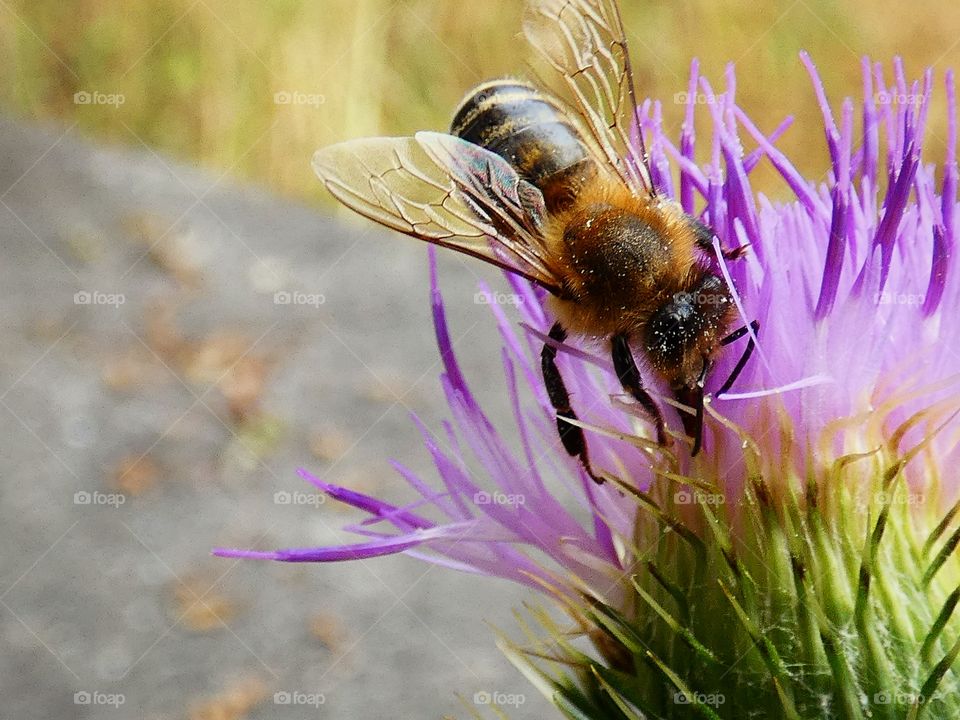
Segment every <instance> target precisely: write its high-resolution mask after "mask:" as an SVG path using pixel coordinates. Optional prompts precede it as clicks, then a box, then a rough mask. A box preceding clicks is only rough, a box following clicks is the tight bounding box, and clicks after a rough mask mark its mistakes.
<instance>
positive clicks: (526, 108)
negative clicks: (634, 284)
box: [450, 80, 596, 212]
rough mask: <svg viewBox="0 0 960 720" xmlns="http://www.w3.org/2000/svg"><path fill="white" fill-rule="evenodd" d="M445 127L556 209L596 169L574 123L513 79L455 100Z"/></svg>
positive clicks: (545, 98)
mask: <svg viewBox="0 0 960 720" xmlns="http://www.w3.org/2000/svg"><path fill="white" fill-rule="evenodd" d="M450 132H451V133H452V134H454V135H456V136H458V137H460V138H463V139H464V140H467V141H469V142H472V143H474V144H476V145H479V146H480V147H483V148H486V149H487V150H490V151H491V152H494V153H496V154H497V155H499V156H500V157H502V158H503V159H504V160H506V161H507V162H508V163H510V164H511V165H512V166H513V167H514V168H515V169H516V171H517V173H518V174H519V175H520V176H521V177H522V178H523V179H525V180H527V181H528V182H530V183H532V184H533V185H535V186H536V187H538V188H539V189H540V191H541V192H542V193H543V196H544V200H545V201H546V205H547V210H549V211H551V212H555V211H557V210H561V209H563V208H564V207H566V206H567V205H569V204H570V202H571V201H572V200H573V198H574V197H575V196H576V193H577V192H578V190H579V188H580V187H581V186H582V185H583V183H584V182H586V180H587V179H588V178H590V177H592V176H593V175H594V174H595V172H596V168H595V166H594V163H593V161H592V160H591V159H590V157H589V156H588V155H587V151H586V149H585V148H584V145H583V141H582V140H581V138H580V134H579V133H578V132H577V130H576V128H574V127H573V125H571V123H570V121H569V120H568V119H567V118H566V117H565V116H564V113H563V111H562V110H561V109H560V107H559V106H558V105H557V103H556V102H555V101H554V100H552V99H551V98H550V97H549V96H548V95H545V94H544V93H542V92H540V91H539V90H537V89H536V88H534V87H533V86H532V85H528V84H526V83H523V82H519V81H516V80H493V81H491V82H488V83H485V84H483V85H480V86H479V87H477V88H476V89H474V90H473V91H472V92H471V93H470V94H469V95H468V96H467V97H466V98H465V99H464V101H463V102H462V103H461V104H460V107H459V108H458V109H457V112H456V114H455V115H454V118H453V122H452V123H451V126H450Z"/></svg>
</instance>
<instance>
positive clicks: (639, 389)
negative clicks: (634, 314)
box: [613, 335, 668, 445]
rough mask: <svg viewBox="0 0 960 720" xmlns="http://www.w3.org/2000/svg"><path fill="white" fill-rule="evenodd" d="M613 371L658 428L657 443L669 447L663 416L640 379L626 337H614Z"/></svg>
mask: <svg viewBox="0 0 960 720" xmlns="http://www.w3.org/2000/svg"><path fill="white" fill-rule="evenodd" d="M613 369H614V371H615V372H616V373H617V377H618V378H619V379H620V384H621V385H623V389H624V390H626V391H627V392H628V393H630V394H631V395H632V396H633V398H634V400H636V401H637V402H638V403H640V406H641V407H642V408H643V409H644V410H646V411H647V414H648V415H649V416H650V417H651V418H652V419H653V422H654V424H656V426H657V442H658V443H660V444H661V445H667V444H668V443H667V433H666V430H665V428H664V424H663V415H662V414H661V413H660V408H659V407H657V404H656V403H655V402H654V401H653V398H652V397H650V393H648V392H647V391H646V390H644V388H643V380H642V379H641V377H640V371H639V370H638V369H637V363H636V361H634V359H633V353H632V352H630V345H629V343H628V342H627V336H626V335H614V336H613Z"/></svg>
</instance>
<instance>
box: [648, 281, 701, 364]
mask: <svg viewBox="0 0 960 720" xmlns="http://www.w3.org/2000/svg"><path fill="white" fill-rule="evenodd" d="M700 325H701V323H700V317H699V315H698V313H697V307H696V302H695V296H694V294H693V293H677V294H676V295H674V296H673V298H672V299H671V300H670V301H669V302H667V303H666V304H665V305H663V306H662V307H660V309H659V310H657V312H655V313H654V315H653V317H652V318H651V319H650V325H649V327H648V331H647V339H648V350H649V352H650V354H651V356H652V357H653V359H654V361H655V363H656V364H657V365H659V366H660V367H672V366H676V365H677V364H679V363H681V362H682V360H683V357H684V354H685V352H686V348H687V345H689V344H690V343H691V342H693V341H695V340H696V338H697V335H698V333H699V330H700Z"/></svg>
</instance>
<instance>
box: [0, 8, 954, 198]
mask: <svg viewBox="0 0 960 720" xmlns="http://www.w3.org/2000/svg"><path fill="white" fill-rule="evenodd" d="M622 5H623V7H622V12H623V17H624V22H625V25H626V27H627V29H628V34H629V40H630V42H631V43H632V55H633V65H634V71H635V74H636V80H637V85H638V93H639V94H640V96H641V97H653V98H659V99H661V100H663V102H664V105H665V107H664V116H665V120H666V122H667V125H668V127H671V126H677V124H678V123H679V120H680V118H681V116H682V112H683V110H682V107H680V106H678V105H677V104H675V103H673V102H672V99H673V96H674V93H677V92H679V91H683V90H685V89H686V85H687V83H686V78H687V73H688V68H689V64H690V60H691V58H694V57H697V58H699V59H700V62H701V68H702V72H703V74H704V75H706V76H707V77H708V78H710V79H711V81H712V82H713V84H714V87H715V88H720V87H722V73H723V68H724V66H725V65H726V64H727V63H729V62H733V63H735V64H736V67H737V78H738V97H739V99H740V102H741V104H742V105H743V106H744V107H745V108H746V109H747V110H748V112H749V113H750V114H751V115H752V116H753V117H754V118H755V119H756V120H757V122H758V123H759V125H760V126H761V128H764V129H767V130H768V131H769V130H772V129H773V128H774V127H776V125H777V124H778V123H779V122H780V120H781V119H782V118H783V117H785V116H786V115H794V116H795V117H796V118H797V122H796V124H795V127H794V128H792V129H791V130H790V131H788V133H787V134H786V135H785V136H784V137H783V138H782V140H781V146H782V147H783V148H784V149H785V150H786V151H787V153H788V155H790V156H791V157H794V158H797V162H798V163H799V164H800V165H801V169H803V170H812V169H816V168H814V164H815V163H817V162H818V160H819V158H820V157H822V156H821V154H820V150H821V149H822V148H823V146H824V142H823V138H822V133H821V132H820V131H819V129H818V126H819V123H818V122H817V121H816V120H817V112H818V111H817V108H816V107H815V106H814V104H813V103H812V102H811V98H812V91H811V88H810V83H809V81H808V78H807V75H806V73H805V72H803V70H802V67H801V66H800V65H799V63H798V60H797V55H798V53H799V51H800V50H803V49H805V50H807V51H808V52H809V53H810V54H811V56H812V57H813V59H814V61H815V62H816V63H817V65H818V66H819V68H820V71H821V74H822V76H823V78H824V82H825V84H826V86H827V89H828V93H829V96H830V97H831V98H834V99H839V98H842V97H843V96H845V95H850V94H854V95H856V94H858V93H859V91H860V88H861V86H862V81H861V76H860V59H861V57H863V56H865V55H867V56H870V57H872V58H873V59H874V60H878V61H881V62H883V63H884V64H885V66H886V70H887V73H888V77H889V75H890V73H891V65H890V61H891V59H892V58H893V57H894V56H895V55H901V56H902V57H903V58H904V59H905V61H906V67H907V71H908V77H911V78H913V77H918V76H919V75H920V73H922V71H923V69H924V68H926V67H928V66H932V67H934V68H935V69H936V70H938V71H940V72H942V71H943V69H944V68H946V67H950V66H951V65H953V66H955V65H956V64H957V63H956V60H957V58H958V57H960V47H958V45H957V41H958V34H957V28H960V5H958V4H957V3H955V2H950V0H928V1H927V2H923V3H921V4H918V5H911V4H905V3H903V2H898V1H897V0H877V1H876V2H837V1H835V0H795V1H793V2H791V1H779V2H774V1H772V0H761V1H760V2H754V1H753V0H724V2H711V1H709V0H677V1H673V2H650V1H642V2H634V1H630V0H625V1H624V2H623V3H622ZM521 8H522V3H521V2H519V0H514V1H510V2H504V1H499V2H483V3H457V2H443V1H441V0H399V1H396V0H323V1H322V2H308V1H307V0H274V1H273V2H227V1H226V0H143V1H142V2H138V3H137V4H136V6H135V7H130V6H127V5H126V4H124V3H119V2H111V1H110V0H74V1H73V2H71V3H69V4H67V5H66V6H65V5H64V4H63V3H61V2H56V0H17V1H15V2H11V1H9V0H8V1H7V2H4V5H3V8H2V10H3V15H0V22H2V25H0V32H2V42H0V51H2V56H0V59H2V64H0V81H2V82H0V101H2V102H3V104H4V106H5V107H6V108H7V109H8V111H9V112H11V113H14V114H16V115H17V116H20V117H24V118H34V119H40V118H59V119H62V120H63V121H65V122H69V123H73V122H76V123H77V127H78V128H79V129H81V130H82V131H84V132H87V133H90V134H91V135H94V136H96V137H100V138H104V139H109V140H111V141H114V142H119V143H122V144H125V145H130V146H133V147H136V146H138V145H140V144H141V143H143V144H146V145H148V146H150V147H152V148H155V149H158V150H163V151H164V152H166V153H169V154H171V155H172V156H174V157H177V158H180V159H183V160H189V161H191V162H197V163H200V164H201V165H203V166H205V167H209V168H214V169H217V170H229V171H230V172H231V174H233V175H236V176H239V177H244V178H250V179H254V180H256V181H257V182H259V183H262V184H264V185H266V186H269V187H271V188H274V189H276V190H278V191H280V192H282V193H284V194H287V195H293V196H297V197H309V198H321V197H322V193H321V192H320V190H319V188H318V184H317V183H316V182H314V181H313V176H312V174H311V172H310V168H309V163H308V162H306V161H305V158H306V159H307V160H309V157H310V155H311V153H312V152H313V151H314V150H315V149H316V148H317V147H319V146H321V145H324V144H328V143H331V142H336V141H338V140H343V139H347V138H352V137H359V136H363V135H377V134H409V133H411V132H413V131H416V130H420V129H446V127H447V126H448V124H449V121H450V117H451V114H452V111H453V109H454V107H455V106H456V104H457V103H458V102H459V101H460V99H461V98H462V96H463V95H464V93H465V92H466V91H467V90H468V89H469V88H470V87H472V86H473V85H474V84H476V83H478V82H480V81H482V80H485V79H488V78H491V77H497V76H502V75H510V74H518V73H522V72H523V71H524V67H525V66H524V62H525V59H526V55H525V48H524V43H523V41H522V40H521V38H520V36H519V34H518V33H519V27H520V24H519V23H520V17H521ZM78 92H87V93H93V92H99V93H102V94H104V95H112V94H118V95H122V96H123V102H122V104H120V105H117V106H115V107H108V108H107V109H108V110H109V111H105V108H104V107H102V106H98V105H95V104H93V103H89V104H86V105H83V104H78V103H77V102H76V101H75V100H74V95H75V93H78ZM943 102H944V97H943V93H942V92H938V93H937V95H936V99H935V103H936V105H935V106H934V107H932V108H931V112H930V116H931V118H932V119H933V120H932V122H931V131H932V135H933V142H931V144H930V149H931V151H933V152H936V151H938V150H939V149H941V148H942V145H943V142H942V138H943V137H944V121H943V112H942V108H943ZM811 149H814V150H815V151H816V152H811V151H810V150H811Z"/></svg>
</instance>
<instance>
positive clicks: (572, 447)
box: [540, 323, 603, 483]
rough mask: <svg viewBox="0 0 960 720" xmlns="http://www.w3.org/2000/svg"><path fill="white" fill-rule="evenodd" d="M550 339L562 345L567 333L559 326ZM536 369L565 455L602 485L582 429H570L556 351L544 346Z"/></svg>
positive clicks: (566, 395)
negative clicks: (594, 470) (538, 366)
mask: <svg viewBox="0 0 960 720" xmlns="http://www.w3.org/2000/svg"><path fill="white" fill-rule="evenodd" d="M550 339H551V340H554V341H556V342H558V343H562V342H563V341H564V340H566V339H567V331H566V330H564V329H563V326H562V325H560V323H556V324H555V325H554V326H553V327H552V328H550ZM540 369H541V370H542V371H543V384H544V386H546V388H547V395H548V396H549V397H550V404H551V405H553V409H554V410H556V411H557V432H558V433H559V434H560V441H561V442H562V443H563V447H564V448H565V449H566V451H567V452H568V453H569V454H570V455H573V456H574V457H578V458H580V462H581V463H582V464H583V469H584V470H586V471H587V474H588V475H589V476H590V477H591V478H593V480H594V482H597V483H602V482H603V478H600V477H597V476H596V475H594V473H593V468H591V467H590V457H589V455H588V454H587V440H586V438H585V437H584V435H583V429H582V428H580V427H577V426H576V425H571V424H570V423H568V422H567V420H568V419H569V420H576V419H577V414H576V413H575V412H574V411H573V409H572V408H571V407H570V394H569V393H568V392H567V386H566V385H564V383H563V376H562V375H561V374H560V369H559V368H558V367H557V349H556V348H555V347H553V346H552V345H546V344H545V345H544V346H543V351H542V352H541V353H540Z"/></svg>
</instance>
